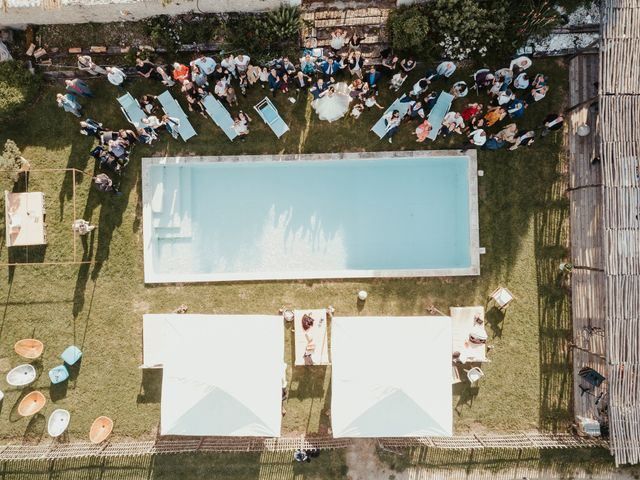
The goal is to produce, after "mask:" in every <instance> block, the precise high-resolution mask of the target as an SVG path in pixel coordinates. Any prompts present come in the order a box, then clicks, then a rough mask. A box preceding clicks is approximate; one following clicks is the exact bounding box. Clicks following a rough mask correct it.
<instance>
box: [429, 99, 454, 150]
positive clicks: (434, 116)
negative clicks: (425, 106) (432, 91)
mask: <svg viewBox="0 0 640 480" xmlns="http://www.w3.org/2000/svg"><path fill="white" fill-rule="evenodd" d="M451 102H453V95H451V94H449V93H447V92H440V96H439V97H438V100H437V101H436V104H435V105H434V106H433V108H432V109H431V111H430V112H429V118H428V120H429V123H430V124H431V127H432V129H431V133H429V135H427V138H428V139H429V140H435V139H436V138H437V136H438V132H440V128H441V127H442V120H443V119H444V116H445V115H446V114H447V112H449V109H450V108H451Z"/></svg>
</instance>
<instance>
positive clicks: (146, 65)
mask: <svg viewBox="0 0 640 480" xmlns="http://www.w3.org/2000/svg"><path fill="white" fill-rule="evenodd" d="M136 72H138V75H140V76H141V77H143V78H152V77H153V76H154V74H155V75H157V71H156V66H155V65H154V64H153V63H152V62H151V61H149V60H143V59H141V58H140V57H137V58H136Z"/></svg>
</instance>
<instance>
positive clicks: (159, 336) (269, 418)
mask: <svg viewBox="0 0 640 480" xmlns="http://www.w3.org/2000/svg"><path fill="white" fill-rule="evenodd" d="M144 349H145V352H144V356H145V362H146V361H149V362H150V363H153V364H155V365H162V366H163V368H164V372H163V378H162V403H161V407H160V412H161V428H160V433H161V434H162V435H197V436H202V435H219V436H256V437H278V436H280V424H281V419H282V405H281V401H282V396H281V395H282V390H281V385H282V383H281V381H282V365H283V357H284V326H283V322H282V317H281V316H271V315H185V314H170V315H145V316H144Z"/></svg>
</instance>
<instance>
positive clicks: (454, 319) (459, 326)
mask: <svg viewBox="0 0 640 480" xmlns="http://www.w3.org/2000/svg"><path fill="white" fill-rule="evenodd" d="M476 315H478V316H479V317H480V319H481V320H482V321H483V322H484V307H451V308H450V309H449V316H450V317H451V339H452V342H453V351H454V352H460V356H461V357H462V358H463V359H464V360H465V361H467V362H488V361H489V360H487V345H486V344H484V343H482V344H476V343H471V342H469V333H470V332H471V329H472V328H473V325H474V319H475V317H476Z"/></svg>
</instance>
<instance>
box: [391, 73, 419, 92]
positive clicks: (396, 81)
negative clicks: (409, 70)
mask: <svg viewBox="0 0 640 480" xmlns="http://www.w3.org/2000/svg"><path fill="white" fill-rule="evenodd" d="M406 79H407V77H404V78H403V77H402V75H400V73H396V74H395V75H394V76H393V77H391V84H392V85H394V86H396V87H399V86H401V85H402V84H403V83H404V81H405V80H406ZM418 93H419V92H418Z"/></svg>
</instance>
